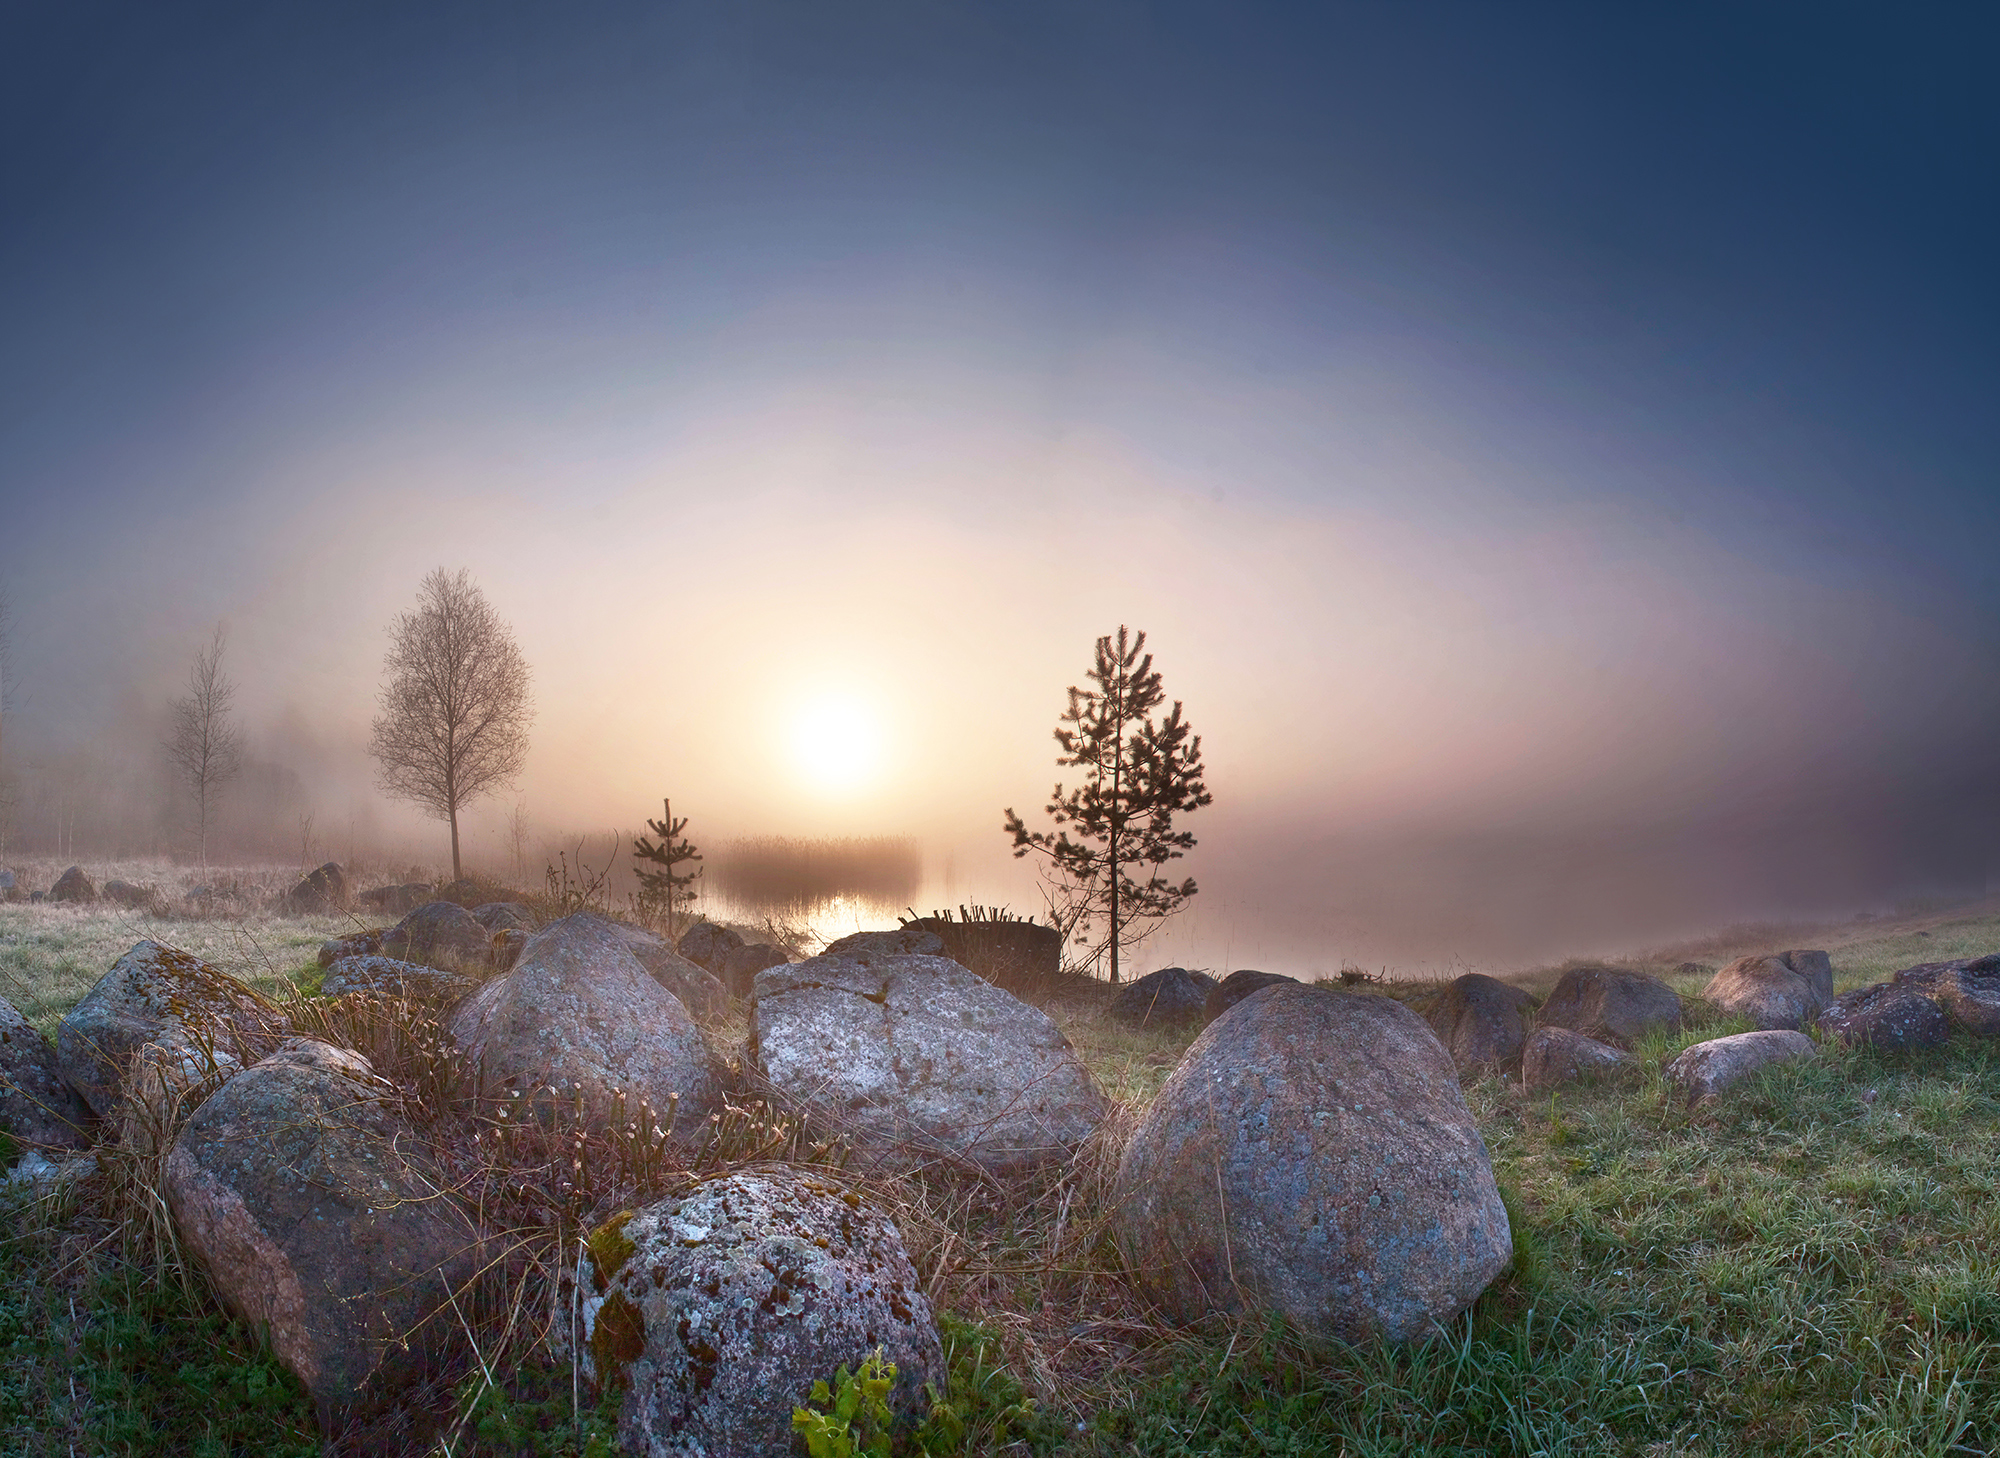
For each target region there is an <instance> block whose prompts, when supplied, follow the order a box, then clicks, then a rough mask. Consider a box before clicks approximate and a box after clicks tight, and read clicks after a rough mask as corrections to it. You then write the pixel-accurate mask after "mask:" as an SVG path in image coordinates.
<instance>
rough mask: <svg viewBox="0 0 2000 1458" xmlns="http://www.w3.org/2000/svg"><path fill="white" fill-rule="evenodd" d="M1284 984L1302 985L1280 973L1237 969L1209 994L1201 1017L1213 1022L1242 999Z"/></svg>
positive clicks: (1293, 978) (1294, 978)
mask: <svg viewBox="0 0 2000 1458" xmlns="http://www.w3.org/2000/svg"><path fill="white" fill-rule="evenodd" d="M1284 982H1290V983H1293V984H1295V985H1303V984H1300V983H1299V979H1298V978H1296V977H1287V976H1286V975H1285V974H1284V973H1282V972H1259V971H1257V970H1256V969H1255V968H1252V967H1243V968H1239V969H1238V970H1237V971H1234V972H1231V973H1230V974H1229V975H1228V976H1227V977H1225V978H1223V979H1222V981H1220V982H1218V983H1217V984H1216V985H1215V991H1213V992H1211V993H1209V995H1208V1001H1207V1002H1206V1003H1205V1004H1203V1006H1202V1016H1203V1017H1205V1018H1207V1019H1208V1020H1209V1021H1210V1022H1214V1021H1215V1020H1216V1019H1217V1018H1219V1017H1221V1016H1222V1015H1223V1014H1224V1013H1226V1012H1228V1011H1229V1010H1230V1009H1231V1008H1232V1007H1235V1006H1236V1004H1237V1003H1239V1002H1241V1001H1243V999H1244V998H1246V997H1250V996H1253V995H1254V994H1256V993H1259V992H1262V991H1263V990H1264V989H1265V988H1267V987H1276V986H1278V985H1279V984H1280V983H1284Z"/></svg>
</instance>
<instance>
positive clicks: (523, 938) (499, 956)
mask: <svg viewBox="0 0 2000 1458" xmlns="http://www.w3.org/2000/svg"><path fill="white" fill-rule="evenodd" d="M528 937H529V933H527V932H524V931H520V930H518V929H516V928H514V927H511V926H510V927H508V928H507V929H506V930H505V931H497V932H495V933H493V946H492V949H491V950H490V951H489V952H488V953H487V956H488V957H489V958H490V959H491V960H492V963H493V970H494V971H495V972H511V971H513V970H514V964H515V963H516V962H518V961H520V960H521V953H523V952H525V951H526V950H527V949H528Z"/></svg>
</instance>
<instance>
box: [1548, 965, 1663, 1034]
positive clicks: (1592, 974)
mask: <svg viewBox="0 0 2000 1458" xmlns="http://www.w3.org/2000/svg"><path fill="white" fill-rule="evenodd" d="M1535 1021H1536V1022H1537V1024H1539V1025H1540V1026H1541V1027H1544V1028H1568V1029H1569V1030H1570V1031H1571V1032H1573V1033H1582V1034H1583V1035H1584V1036H1585V1037H1587V1038H1594V1039H1596V1040H1597V1041H1598V1042H1600V1043H1611V1044H1615V1045H1616V1046H1618V1047H1620V1048H1630V1047H1631V1046H1632V1045H1633V1044H1634V1043H1636V1042H1638V1041H1639V1040H1640V1039H1641V1038H1643V1037H1645V1036H1646V1034H1648V1033H1650V1032H1652V1031H1653V1030H1654V1029H1656V1028H1663V1029H1667V1030H1672V1029H1674V1028H1678V1027H1679V1026H1680V1025H1681V1000H1680V996H1679V994H1677V993H1676V992H1675V991H1674V990H1673V988H1671V987H1669V986H1667V984H1666V983H1664V982H1662V981H1660V979H1659V978H1657V977H1649V976H1647V975H1646V974H1645V973H1644V972H1622V971H1620V970H1618V969H1617V968H1615V967H1572V968H1570V970H1569V971H1567V972H1565V973H1563V975H1562V977H1561V978H1560V979H1559V980H1558V981H1557V983H1556V986H1555V991H1553V992H1551V993H1550V994H1549V1000H1548V1001H1547V1002H1545V1003H1543V1004H1542V1009H1541V1011H1540V1012H1539V1013H1537V1014H1536V1015H1535Z"/></svg>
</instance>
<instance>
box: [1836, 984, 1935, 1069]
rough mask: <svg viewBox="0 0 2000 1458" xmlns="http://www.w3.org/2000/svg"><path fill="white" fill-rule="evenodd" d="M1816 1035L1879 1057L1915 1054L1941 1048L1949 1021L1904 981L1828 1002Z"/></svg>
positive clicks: (1862, 990) (1873, 986) (1849, 994)
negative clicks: (1865, 1049)
mask: <svg viewBox="0 0 2000 1458" xmlns="http://www.w3.org/2000/svg"><path fill="white" fill-rule="evenodd" d="M1819 1028H1820V1031H1821V1032H1823V1033H1825V1034H1827V1035H1828V1036H1829V1037H1833V1038H1838V1039H1839V1040H1840V1041H1841V1042H1843V1043H1846V1044H1848V1045H1849V1046H1850V1047H1857V1046H1859V1047H1869V1048H1874V1049H1877V1050H1879V1051H1881V1052H1884V1053H1915V1052H1921V1051H1922V1050H1924V1049H1926V1048H1937V1047H1941V1046H1942V1045H1943V1044H1944V1043H1945V1042H1946V1041H1947V1040H1948V1039H1949V1038H1950V1037H1951V1019H1950V1018H1948V1017H1946V1016H1945V1013H1944V1009H1942V1008H1940V1007H1939V1006H1938V1005H1937V1004H1936V1003H1935V1002H1933V1001H1932V1000H1931V999H1930V998H1928V997H1925V996H1924V995H1923V994H1922V993H1920V992H1918V991H1917V990H1916V989H1915V988H1914V987H1912V986H1911V985H1910V984H1909V983H1907V982H1874V983H1870V984H1869V985H1868V986H1866V987H1857V988H1855V989H1854V991H1852V992H1849V993H1844V994H1843V995H1841V996H1840V997H1836V998H1835V999H1834V1000H1833V1001H1832V1002H1830V1003H1828V1004H1827V1006H1826V1010H1825V1011H1824V1012H1822V1013H1821V1014H1820V1015H1819Z"/></svg>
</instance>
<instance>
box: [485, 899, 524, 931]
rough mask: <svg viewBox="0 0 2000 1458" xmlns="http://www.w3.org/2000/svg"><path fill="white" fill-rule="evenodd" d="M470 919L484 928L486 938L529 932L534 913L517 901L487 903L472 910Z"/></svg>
mask: <svg viewBox="0 0 2000 1458" xmlns="http://www.w3.org/2000/svg"><path fill="white" fill-rule="evenodd" d="M472 919H473V920H474V921H476V922H478V923H479V924H480V925H481V926H483V927H485V928H486V934H487V935H488V936H492V935H494V934H495V933H496V932H503V931H524V932H531V931H533V930H534V929H535V913H534V912H532V911H530V910H529V909H528V908H527V907H525V906H523V905H522V904H521V903H520V902H518V901H489V902H487V903H486V904H485V905H484V906H475V907H473V908H472Z"/></svg>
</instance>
